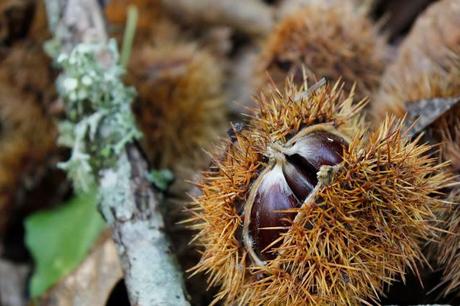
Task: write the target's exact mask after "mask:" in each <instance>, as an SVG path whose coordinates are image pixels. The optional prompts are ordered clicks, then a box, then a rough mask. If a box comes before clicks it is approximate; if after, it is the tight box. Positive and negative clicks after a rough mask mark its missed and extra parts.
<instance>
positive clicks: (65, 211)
mask: <svg viewBox="0 0 460 306" xmlns="http://www.w3.org/2000/svg"><path fill="white" fill-rule="evenodd" d="M104 226H105V223H104V221H103V220H102V218H101V216H100V215H99V212H98V211H97V193H96V192H92V193H87V194H82V195H78V196H76V197H74V198H72V199H71V200H70V201H69V202H67V203H65V204H64V205H63V206H61V207H59V208H57V209H54V210H50V211H44V212H39V213H36V214H34V215H31V216H30V217H28V218H27V219H26V221H25V229H26V245H27V247H28V249H29V251H30V252H31V254H32V257H33V259H34V261H35V271H34V274H33V275H32V279H31V282H30V294H31V296H32V298H34V297H37V296H40V295H41V294H43V293H44V292H45V291H46V290H47V289H48V288H50V287H51V286H53V285H54V284H55V283H56V282H57V281H59V280H60V279H61V278H62V277H64V276H65V275H67V274H68V273H69V272H71V271H72V270H73V269H75V268H76V267H77V266H78V265H79V263H80V262H81V261H82V260H83V259H84V258H85V257H86V255H87V253H88V251H89V249H90V248H91V247H92V245H93V243H94V242H95V240H96V239H97V237H98V236H99V234H100V232H101V231H102V230H103V229H104Z"/></svg>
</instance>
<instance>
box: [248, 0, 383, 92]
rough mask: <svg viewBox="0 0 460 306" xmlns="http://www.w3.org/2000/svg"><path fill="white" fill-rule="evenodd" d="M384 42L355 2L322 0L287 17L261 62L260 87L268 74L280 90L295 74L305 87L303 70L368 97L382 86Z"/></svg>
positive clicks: (263, 51)
mask: <svg viewBox="0 0 460 306" xmlns="http://www.w3.org/2000/svg"><path fill="white" fill-rule="evenodd" d="M385 48H386V45H385V41H384V39H383V38H382V37H381V36H379V34H378V33H377V28H376V27H375V26H374V25H373V24H372V22H371V21H370V20H369V18H367V16H366V14H365V12H363V11H360V10H358V9H357V8H356V7H354V5H353V3H352V2H350V1H337V2H336V3H334V5H327V4H324V3H320V2H317V1H313V2H312V3H311V4H308V5H306V6H305V8H303V9H300V11H297V12H296V13H294V14H291V15H288V16H286V17H284V18H283V19H282V20H281V21H280V22H279V24H278V26H277V28H276V29H275V30H274V31H273V33H272V34H271V35H270V36H269V38H268V41H267V42H266V43H265V46H264V47H263V50H262V53H261V56H260V59H259V62H258V63H257V64H256V68H255V70H256V72H255V74H256V80H257V81H256V82H258V84H256V87H259V88H260V87H263V86H264V85H263V84H264V83H266V78H267V73H266V72H267V71H268V72H269V73H268V74H269V75H270V77H271V78H273V80H274V81H275V83H276V84H277V86H278V87H281V86H283V84H284V81H285V78H286V76H287V75H288V74H289V73H293V74H294V75H295V76H296V77H295V80H296V81H297V82H300V83H302V69H301V67H302V66H305V67H306V68H307V73H308V74H309V75H310V76H314V75H317V76H325V77H327V78H328V79H331V80H333V81H336V80H338V79H339V78H342V79H343V80H344V81H345V84H346V85H345V89H346V90H347V91H348V92H349V91H350V90H351V87H352V85H353V83H355V82H356V84H357V91H356V92H357V97H358V98H364V97H365V96H369V95H370V94H371V93H372V92H373V91H374V90H376V89H377V88H378V86H379V80H380V76H381V74H382V73H383V69H384V49H385Z"/></svg>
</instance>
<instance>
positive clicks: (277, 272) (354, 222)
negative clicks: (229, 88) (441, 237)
mask: <svg viewBox="0 0 460 306" xmlns="http://www.w3.org/2000/svg"><path fill="white" fill-rule="evenodd" d="M312 88H315V87H314V86H312ZM266 92H267V93H268V96H264V95H261V96H260V97H259V98H258V100H257V101H256V102H257V103H258V109H256V110H255V112H254V113H253V114H252V116H251V120H250V122H248V124H247V125H246V127H245V128H244V129H242V130H238V131H237V130H235V131H234V133H232V139H231V140H228V141H227V142H225V143H224V144H223V145H222V152H223V153H219V154H218V155H217V156H218V157H217V158H216V159H215V162H214V163H213V167H212V169H211V170H210V171H208V172H205V173H204V175H203V180H202V182H200V183H199V184H197V186H198V188H199V189H200V190H201V195H200V196H199V197H197V198H196V199H195V201H194V203H193V213H194V215H193V217H192V218H190V220H189V222H190V223H191V224H192V226H193V227H194V228H195V229H197V230H198V234H197V236H196V237H195V240H194V241H195V243H196V244H197V245H198V246H199V247H201V250H202V258H201V260H200V262H199V263H198V264H197V266H196V267H195V268H194V269H193V271H194V273H199V272H204V273H206V274H207V275H208V280H209V284H210V285H211V286H219V287H220V290H219V292H218V293H217V295H216V296H215V301H214V302H217V301H219V300H222V302H223V303H224V304H229V305H230V304H231V305H235V304H238V305H358V304H362V303H363V302H366V303H369V304H378V297H379V294H381V293H382V292H383V290H384V288H385V285H386V284H388V283H390V282H392V281H393V280H394V279H397V278H398V277H403V276H404V274H405V271H406V268H407V267H410V268H412V269H415V268H416V267H417V264H418V262H419V260H420V259H422V258H423V256H422V255H421V249H420V244H419V242H420V239H429V238H431V235H432V231H433V223H431V222H432V221H435V220H434V218H435V217H434V213H433V212H434V211H435V210H437V209H438V208H439V207H440V206H442V205H444V203H443V202H442V201H440V200H439V199H438V198H435V197H434V196H435V195H437V194H439V193H440V192H441V190H442V188H443V187H444V186H446V185H447V184H448V183H449V182H450V180H451V178H450V177H449V175H448V174H446V172H445V171H444V168H445V165H443V164H441V165H438V164H436V161H435V160H434V159H432V158H430V157H429V155H428V154H427V153H428V152H429V150H430V147H429V146H427V145H418V144H416V143H414V142H411V141H410V140H408V139H406V138H404V136H403V135H404V133H402V131H401V129H402V124H401V123H400V122H397V121H395V120H391V119H388V120H384V121H383V122H382V124H381V125H380V126H379V127H378V128H377V129H376V130H375V131H369V130H368V128H367V124H366V123H365V122H364V120H363V119H362V116H361V113H362V110H363V107H364V103H363V102H358V103H354V101H353V96H352V95H351V94H350V95H348V96H347V95H345V94H344V92H343V91H342V85H341V84H340V83H336V84H335V85H330V84H326V85H325V86H316V89H314V90H313V89H312V90H310V91H309V88H308V86H307V84H306V83H304V84H303V85H302V86H297V85H295V84H294V83H293V82H292V80H290V81H288V82H287V84H286V87H285V88H284V90H283V91H280V90H276V89H272V90H268V91H266Z"/></svg>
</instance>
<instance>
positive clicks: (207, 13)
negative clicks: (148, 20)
mask: <svg viewBox="0 0 460 306" xmlns="http://www.w3.org/2000/svg"><path fill="white" fill-rule="evenodd" d="M162 4H163V6H164V7H165V8H166V9H168V10H169V11H170V12H171V13H173V14H175V15H177V16H179V17H180V18H185V19H186V20H189V21H191V22H198V23H206V24H214V25H226V26H229V27H232V28H234V29H235V30H237V31H240V32H242V33H247V34H250V35H264V34H267V33H268V32H269V31H270V30H271V28H272V26H273V23H274V22H273V11H272V9H271V8H270V6H268V5H266V4H264V3H263V2H262V1H259V0H244V1H235V0H218V1H216V0H162Z"/></svg>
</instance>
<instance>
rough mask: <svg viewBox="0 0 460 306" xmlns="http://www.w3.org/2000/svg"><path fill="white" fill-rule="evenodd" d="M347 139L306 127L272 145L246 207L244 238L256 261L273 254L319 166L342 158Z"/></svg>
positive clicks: (270, 256) (313, 180)
mask: <svg viewBox="0 0 460 306" xmlns="http://www.w3.org/2000/svg"><path fill="white" fill-rule="evenodd" d="M345 147H347V143H346V141H345V140H344V139H343V138H342V137H340V136H337V135H335V134H332V133H331V132H328V131H325V130H321V129H320V130H313V131H312V130H311V129H305V131H304V130H302V131H300V132H299V133H298V134H297V135H296V136H295V137H294V138H292V139H291V140H290V141H288V142H287V143H286V144H284V145H281V144H273V145H272V147H271V150H270V152H271V156H270V157H269V158H270V160H271V163H272V164H271V166H270V167H269V168H268V169H267V170H265V172H264V173H262V175H260V177H259V179H258V180H257V181H256V182H255V183H254V186H253V188H252V191H251V193H250V197H249V201H248V202H247V204H246V207H245V222H244V229H243V237H244V238H245V241H244V242H245V244H246V248H248V249H249V253H250V255H251V257H252V259H253V260H254V261H255V262H256V263H259V264H262V263H263V260H266V259H273V258H274V257H276V253H275V251H274V248H276V247H277V246H278V245H279V243H280V242H281V239H279V238H280V235H281V233H284V232H285V231H286V229H287V228H288V226H289V224H290V221H291V220H292V219H293V217H294V216H295V215H294V213H292V212H289V209H292V208H298V207H300V206H301V205H302V203H303V202H304V201H305V199H306V198H307V197H308V195H309V194H310V193H311V192H312V191H313V190H314V188H315V186H316V184H317V183H318V178H317V173H318V171H319V170H320V168H321V166H323V165H327V166H334V165H336V164H339V163H340V162H341V161H342V154H343V150H344V148H345Z"/></svg>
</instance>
